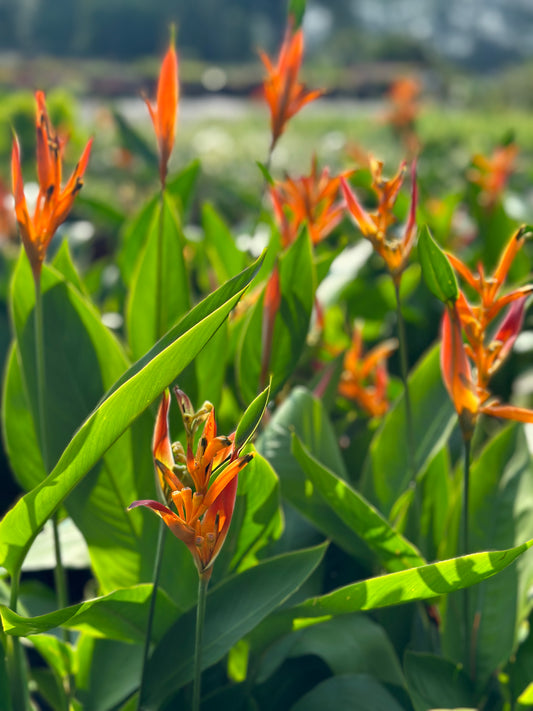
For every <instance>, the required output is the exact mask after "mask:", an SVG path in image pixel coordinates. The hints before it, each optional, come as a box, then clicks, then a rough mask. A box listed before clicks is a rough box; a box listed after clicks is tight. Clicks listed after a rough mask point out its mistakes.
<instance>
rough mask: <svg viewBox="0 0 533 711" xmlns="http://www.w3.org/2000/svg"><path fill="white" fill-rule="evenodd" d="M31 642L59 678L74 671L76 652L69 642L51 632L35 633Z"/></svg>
mask: <svg viewBox="0 0 533 711" xmlns="http://www.w3.org/2000/svg"><path fill="white" fill-rule="evenodd" d="M31 643H32V644H33V646H34V647H35V649H36V650H37V651H38V652H39V654H40V655H41V657H42V658H43V659H44V660H45V661H46V663H47V664H48V666H49V667H50V668H51V669H53V670H54V672H55V673H56V674H57V675H58V676H59V678H62V677H66V676H69V675H70V674H72V673H73V672H74V654H73V650H72V647H71V646H70V645H69V644H67V643H66V642H63V640H61V639H58V638H57V637H54V636H53V635H50V634H36V635H33V636H32V639H31Z"/></svg>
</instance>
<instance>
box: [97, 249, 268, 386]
mask: <svg viewBox="0 0 533 711" xmlns="http://www.w3.org/2000/svg"><path fill="white" fill-rule="evenodd" d="M262 262H263V257H262V256H261V257H259V259H257V260H256V261H255V262H254V263H253V264H251V265H250V266H249V267H247V268H246V269H244V270H243V271H242V272H241V273H240V274H238V275H237V276H235V277H233V279H230V280H229V281H228V282H226V283H225V284H223V285H222V286H221V287H219V288H218V289H217V290H216V291H214V292H213V293H212V294H209V296H207V297H206V298H205V299H204V300H203V301H201V302H200V303H199V304H197V305H196V306H195V307H194V308H192V309H191V310H190V311H189V312H188V313H187V314H185V316H183V318H181V319H180V321H179V323H177V324H176V325H175V326H173V327H172V328H171V329H170V330H169V331H168V333H166V334H165V335H164V336H162V338H160V339H159V341H158V342H157V343H156V344H155V345H154V346H153V347H152V348H151V349H150V350H149V351H148V353H145V354H144V355H143V356H142V357H141V358H139V360H138V361H137V362H136V363H134V364H133V365H132V366H131V367H130V368H129V369H128V370H127V371H126V372H125V373H124V375H122V376H121V377H120V378H119V379H118V380H117V381H116V383H115V384H114V385H113V387H112V388H110V389H109V390H108V392H107V393H106V397H109V396H110V395H111V394H112V393H113V392H115V390H118V388H119V387H120V386H121V385H123V384H124V383H125V382H127V381H128V380H130V378H132V377H133V376H134V375H135V374H136V373H139V372H140V371H141V370H142V369H143V368H144V367H145V366H146V365H147V364H148V363H150V361H152V360H153V359H154V358H155V357H156V356H157V355H158V354H159V353H162V352H163V351H164V350H165V348H167V347H168V346H169V345H171V344H172V343H173V342H174V341H175V340H176V339H177V338H179V337H180V336H181V335H183V334H184V333H185V332H186V331H187V330H189V329H191V328H193V327H194V326H195V325H196V324H197V323H199V322H200V321H201V320H203V319H204V318H207V316H209V315H210V314H211V313H212V312H213V311H215V310H216V309H218V308H219V307H220V306H222V305H223V304H224V303H225V302H226V301H228V300H230V299H231V298H232V297H233V296H235V294H236V293H237V292H242V291H243V290H244V289H245V288H246V287H247V286H248V284H249V283H250V281H251V280H252V279H253V278H254V277H255V275H256V273H257V271H258V269H260V268H261V264H262Z"/></svg>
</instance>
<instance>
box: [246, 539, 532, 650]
mask: <svg viewBox="0 0 533 711" xmlns="http://www.w3.org/2000/svg"><path fill="white" fill-rule="evenodd" d="M531 546H533V540H530V541H528V542H526V543H523V544H522V545H520V546H516V547H515V548H511V549H509V550H500V551H484V552H482V553H472V554H470V555H468V556H463V557H461V558H451V559H449V560H443V561H440V562H438V563H430V564H428V565H423V566H420V567H419V568H412V569H411V570H402V571H400V572H397V573H390V574H388V575H381V576H379V577H376V578H369V579H368V580H362V581H360V582H357V583H353V584H351V585H345V586H344V587H341V588H338V589H337V590H334V591H333V592H331V593H328V594H326V595H321V596H318V597H312V598H309V599H308V600H305V602H303V603H301V604H299V605H297V606H295V607H293V608H290V609H287V610H283V611H281V612H278V613H276V614H275V615H273V616H272V617H271V618H270V619H269V622H268V627H267V628H264V626H263V627H262V629H261V636H260V639H259V640H258V647H260V648H262V649H265V648H266V647H267V646H268V645H269V644H271V643H272V642H274V641H276V640H277V639H280V638H281V637H282V636H284V635H286V634H288V633H289V632H291V631H292V630H295V629H299V628H300V627H302V626H305V625H310V624H313V621H315V622H316V623H320V622H323V621H325V620H327V619H329V618H331V617H333V616H335V615H344V614H347V613H351V612H359V611H361V610H376V609H379V608H382V607H390V606H391V605H400V604H404V603H407V602H415V601H418V600H430V599H432V598H436V597H439V596H440V595H447V594H448V593H451V592H454V591H456V590H460V589H462V588H465V587H470V586H472V585H475V584H476V583H480V582H482V581H483V580H486V579H487V578H490V577H491V576H493V575H495V574H496V573H499V572H500V571H502V570H504V569H505V568H507V567H508V566H509V565H511V563H513V562H514V561H515V560H516V559H517V558H519V557H520V556H521V555H522V554H523V553H525V552H526V551H527V550H528V549H529V548H531Z"/></svg>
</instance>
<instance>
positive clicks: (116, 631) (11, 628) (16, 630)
mask: <svg viewBox="0 0 533 711" xmlns="http://www.w3.org/2000/svg"><path fill="white" fill-rule="evenodd" d="M151 595H152V585H148V584H145V585H136V586H134V587H131V588H125V589H123V590H116V591H115V592H112V593H110V594H109V595H105V596H103V597H99V598H95V599H94V600H88V601H87V602H82V603H79V604H78V605H71V606H70V607H64V608H63V609H61V610H57V611H56V612H51V613H49V614H47V615H39V616H37V617H23V616H21V615H18V614H17V613H16V612H13V610H10V609H9V608H8V607H7V606H5V605H1V606H0V616H1V619H2V625H3V628H4V632H6V634H9V635H15V636H17V637H26V636H28V635H35V634H39V633H40V632H47V631H48V630H51V629H53V628H54V627H68V628H69V629H76V630H79V631H80V632H86V633H87V634H91V635H93V636H95V637H106V638H107V639H116V640H119V641H123V642H137V643H138V642H143V641H144V638H145V636H146V627H147V621H148V612H149V607H150V598H151ZM155 610H156V611H155V617H154V626H153V628H152V636H153V639H154V640H158V639H161V637H162V635H163V633H164V632H165V630H166V629H167V627H168V626H169V623H170V622H171V621H173V620H174V619H175V618H176V617H177V615H178V609H177V607H176V606H175V605H174V604H173V603H172V602H171V601H170V600H169V598H168V597H167V595H166V594H165V593H164V592H162V591H161V590H158V591H157V600H156V608H155Z"/></svg>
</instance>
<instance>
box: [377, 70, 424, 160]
mask: <svg viewBox="0 0 533 711" xmlns="http://www.w3.org/2000/svg"><path fill="white" fill-rule="evenodd" d="M420 91H421V86H420V82H419V81H417V80H416V79H414V78H413V77H400V78H399V79H397V80H396V81H395V82H393V84H392V85H391V87H390V88H389V91H388V92H387V96H388V99H389V101H390V110H389V112H388V113H387V114H386V116H385V119H386V121H387V122H388V123H390V124H391V126H392V127H393V128H394V130H395V131H396V132H397V133H398V135H399V137H400V138H401V139H402V141H403V142H404V144H405V146H406V148H407V149H408V151H409V154H410V155H414V154H415V153H416V152H417V151H418V149H419V141H418V138H417V135H416V131H415V123H416V119H417V117H418V115H419V113H420V104H419V101H418V99H419V96H420Z"/></svg>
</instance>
